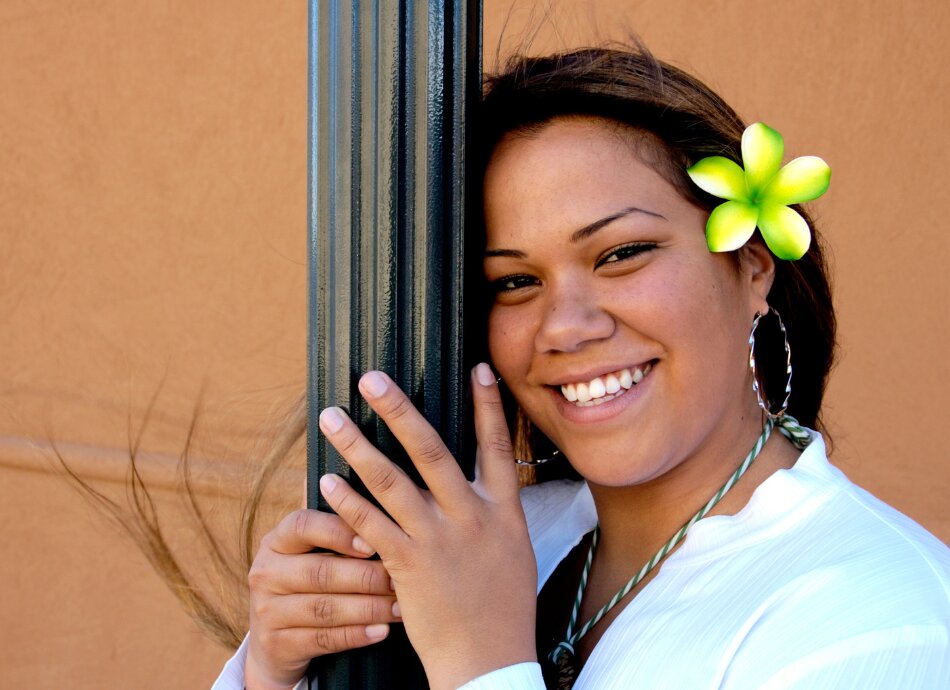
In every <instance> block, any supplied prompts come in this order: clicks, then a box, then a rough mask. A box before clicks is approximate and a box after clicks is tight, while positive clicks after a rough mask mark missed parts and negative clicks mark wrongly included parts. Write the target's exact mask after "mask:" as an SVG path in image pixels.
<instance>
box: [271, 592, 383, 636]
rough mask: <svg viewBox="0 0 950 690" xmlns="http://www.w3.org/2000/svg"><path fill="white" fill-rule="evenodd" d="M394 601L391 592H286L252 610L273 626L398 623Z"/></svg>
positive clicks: (281, 627) (317, 626)
mask: <svg viewBox="0 0 950 690" xmlns="http://www.w3.org/2000/svg"><path fill="white" fill-rule="evenodd" d="M395 601H396V598H395V597H394V596H392V595H390V596H378V595H375V594H288V595H286V596H282V597H271V598H269V599H266V600H264V601H262V602H260V604H259V605H258V607H257V609H256V610H255V612H254V613H255V616H256V617H257V618H258V619H266V620H267V621H269V623H270V626H271V627H272V628H276V629H287V628H338V627H344V626H349V625H372V624H375V623H394V622H397V621H399V617H398V616H395V615H394V614H393V604H394V603H395Z"/></svg>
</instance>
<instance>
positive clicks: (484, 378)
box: [475, 362, 495, 386]
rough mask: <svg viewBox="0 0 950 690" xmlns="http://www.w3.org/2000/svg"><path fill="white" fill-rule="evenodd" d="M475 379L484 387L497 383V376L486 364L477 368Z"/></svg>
mask: <svg viewBox="0 0 950 690" xmlns="http://www.w3.org/2000/svg"><path fill="white" fill-rule="evenodd" d="M475 378H476V379H477V380H478V382H479V383H480V384H482V385H483V386H490V385H492V384H493V383H494V382H495V375H494V374H493V373H492V371H491V367H490V366H488V365H487V364H485V363H484V362H482V363H481V364H479V365H477V366H476V367H475Z"/></svg>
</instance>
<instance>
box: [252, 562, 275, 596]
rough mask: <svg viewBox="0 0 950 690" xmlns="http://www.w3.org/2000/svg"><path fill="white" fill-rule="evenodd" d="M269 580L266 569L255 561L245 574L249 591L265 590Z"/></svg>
mask: <svg viewBox="0 0 950 690" xmlns="http://www.w3.org/2000/svg"><path fill="white" fill-rule="evenodd" d="M269 579H270V578H269V576H268V573H267V569H266V568H264V566H262V565H260V564H258V563H257V561H255V562H254V564H253V565H251V569H250V570H249V571H248V572H247V586H248V588H250V590H251V591H256V590H262V589H266V588H267V584H268V580H269Z"/></svg>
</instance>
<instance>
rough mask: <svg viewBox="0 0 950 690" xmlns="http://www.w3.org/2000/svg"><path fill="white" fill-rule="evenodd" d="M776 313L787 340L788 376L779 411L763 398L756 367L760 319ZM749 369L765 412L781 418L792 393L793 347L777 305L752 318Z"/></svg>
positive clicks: (772, 417)
mask: <svg viewBox="0 0 950 690" xmlns="http://www.w3.org/2000/svg"><path fill="white" fill-rule="evenodd" d="M770 312H771V313H772V314H775V318H777V319H778V327H779V328H780V329H781V330H782V339H783V340H784V341H785V373H786V376H787V378H786V379H785V399H784V400H783V401H782V405H781V406H780V407H779V409H778V411H777V412H773V411H772V408H771V405H770V404H769V401H768V399H765V400H763V398H762V391H761V390H760V387H759V376H758V372H757V371H756V369H755V329H756V328H757V327H758V325H759V321H760V320H762V318H763V317H765V316H767V315H768V314H769V313H770ZM749 369H751V370H752V390H754V391H755V399H756V401H758V403H759V407H761V408H762V409H763V410H764V411H765V414H767V415H768V417H769V419H772V420H776V419H780V418H781V417H782V416H783V415H784V414H785V412H786V410H788V399H789V398H790V397H791V395H792V348H791V347H790V346H789V344H788V331H786V330H785V324H784V323H783V322H782V316H781V315H780V314H779V313H778V311H777V310H776V309H775V307H772V306H770V307H769V310H768V311H767V312H766V313H765V314H761V313H759V312H756V314H755V318H754V319H753V320H752V332H751V333H749Z"/></svg>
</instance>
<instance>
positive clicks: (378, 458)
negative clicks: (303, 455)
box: [320, 407, 428, 544]
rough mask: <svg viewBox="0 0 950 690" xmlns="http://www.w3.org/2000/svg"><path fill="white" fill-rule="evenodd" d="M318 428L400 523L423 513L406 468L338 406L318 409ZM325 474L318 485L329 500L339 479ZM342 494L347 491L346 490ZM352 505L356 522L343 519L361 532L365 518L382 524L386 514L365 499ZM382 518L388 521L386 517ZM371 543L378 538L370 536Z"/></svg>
mask: <svg viewBox="0 0 950 690" xmlns="http://www.w3.org/2000/svg"><path fill="white" fill-rule="evenodd" d="M320 430H321V431H322V432H323V433H324V434H325V435H326V437H327V439H328V440H329V441H330V443H332V444H333V447H334V448H336V449H337V450H338V451H339V452H340V455H342V456H343V458H344V459H345V460H346V461H347V463H349V465H350V467H352V468H353V470H354V471H355V472H356V473H357V474H358V475H359V477H360V479H362V480H363V483H364V484H365V485H366V488H367V489H369V491H370V493H372V494H373V496H374V497H375V498H376V500H377V501H379V504H380V505H381V506H382V507H383V508H384V509H385V510H386V511H387V512H388V513H389V514H390V515H392V516H393V519H395V520H396V521H397V522H398V523H399V524H400V525H402V527H404V528H409V527H410V525H411V524H412V522H413V518H415V519H416V520H418V519H419V518H420V517H422V516H423V515H424V514H425V511H426V510H427V507H428V506H427V503H426V500H425V498H424V497H423V495H422V492H421V491H420V490H419V488H418V487H417V486H416V485H415V484H413V482H412V480H411V479H409V477H408V475H407V474H406V473H405V472H403V471H402V470H401V469H400V468H399V467H398V466H396V465H395V464H394V463H393V462H391V461H390V460H389V459H388V458H387V457H386V456H385V455H383V454H382V453H381V452H379V450H377V449H376V448H375V447H374V446H373V445H372V444H371V443H370V442H369V441H367V440H366V437H365V436H363V434H362V433H361V432H360V430H359V429H358V428H357V426H356V424H354V423H353V421H352V420H351V419H350V418H349V417H348V416H347V415H346V414H345V413H344V412H343V410H341V409H340V408H338V407H328V408H326V409H325V410H323V412H321V413H320ZM327 476H329V477H332V478H331V479H327V477H324V478H322V479H321V480H320V487H321V490H322V491H323V494H324V496H325V497H326V498H327V499H328V500H329V494H328V493H327V491H329V490H332V488H333V487H335V486H336V483H337V482H339V481H341V480H340V479H339V477H336V476H335V475H327ZM324 480H326V481H324ZM347 488H349V487H347ZM351 493H353V495H354V497H355V496H356V494H355V492H351ZM343 495H346V492H345V493H344V494H343ZM351 507H352V508H354V509H355V512H353V511H351V513H352V515H351V517H353V518H356V519H357V524H354V522H353V521H352V520H346V522H347V523H348V524H349V525H350V526H351V527H353V528H354V529H355V530H356V531H358V532H362V525H363V524H364V523H365V521H366V520H367V519H370V520H372V521H373V523H374V525H373V526H374V527H376V528H381V527H382V526H381V525H380V524H378V523H379V518H380V517H382V518H385V516H383V514H382V513H381V512H380V511H379V510H378V509H376V508H375V506H373V505H372V504H371V503H369V502H368V501H363V502H359V503H356V504H353V505H352V506H351ZM333 509H334V510H335V511H336V512H337V513H339V512H340V511H339V510H337V506H336V505H333ZM344 519H345V518H344ZM385 519H386V520H387V521H388V518H385ZM363 536H364V537H365V536H367V535H366V534H364V535H363ZM370 543H374V544H378V543H380V542H375V541H372V540H370Z"/></svg>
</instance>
